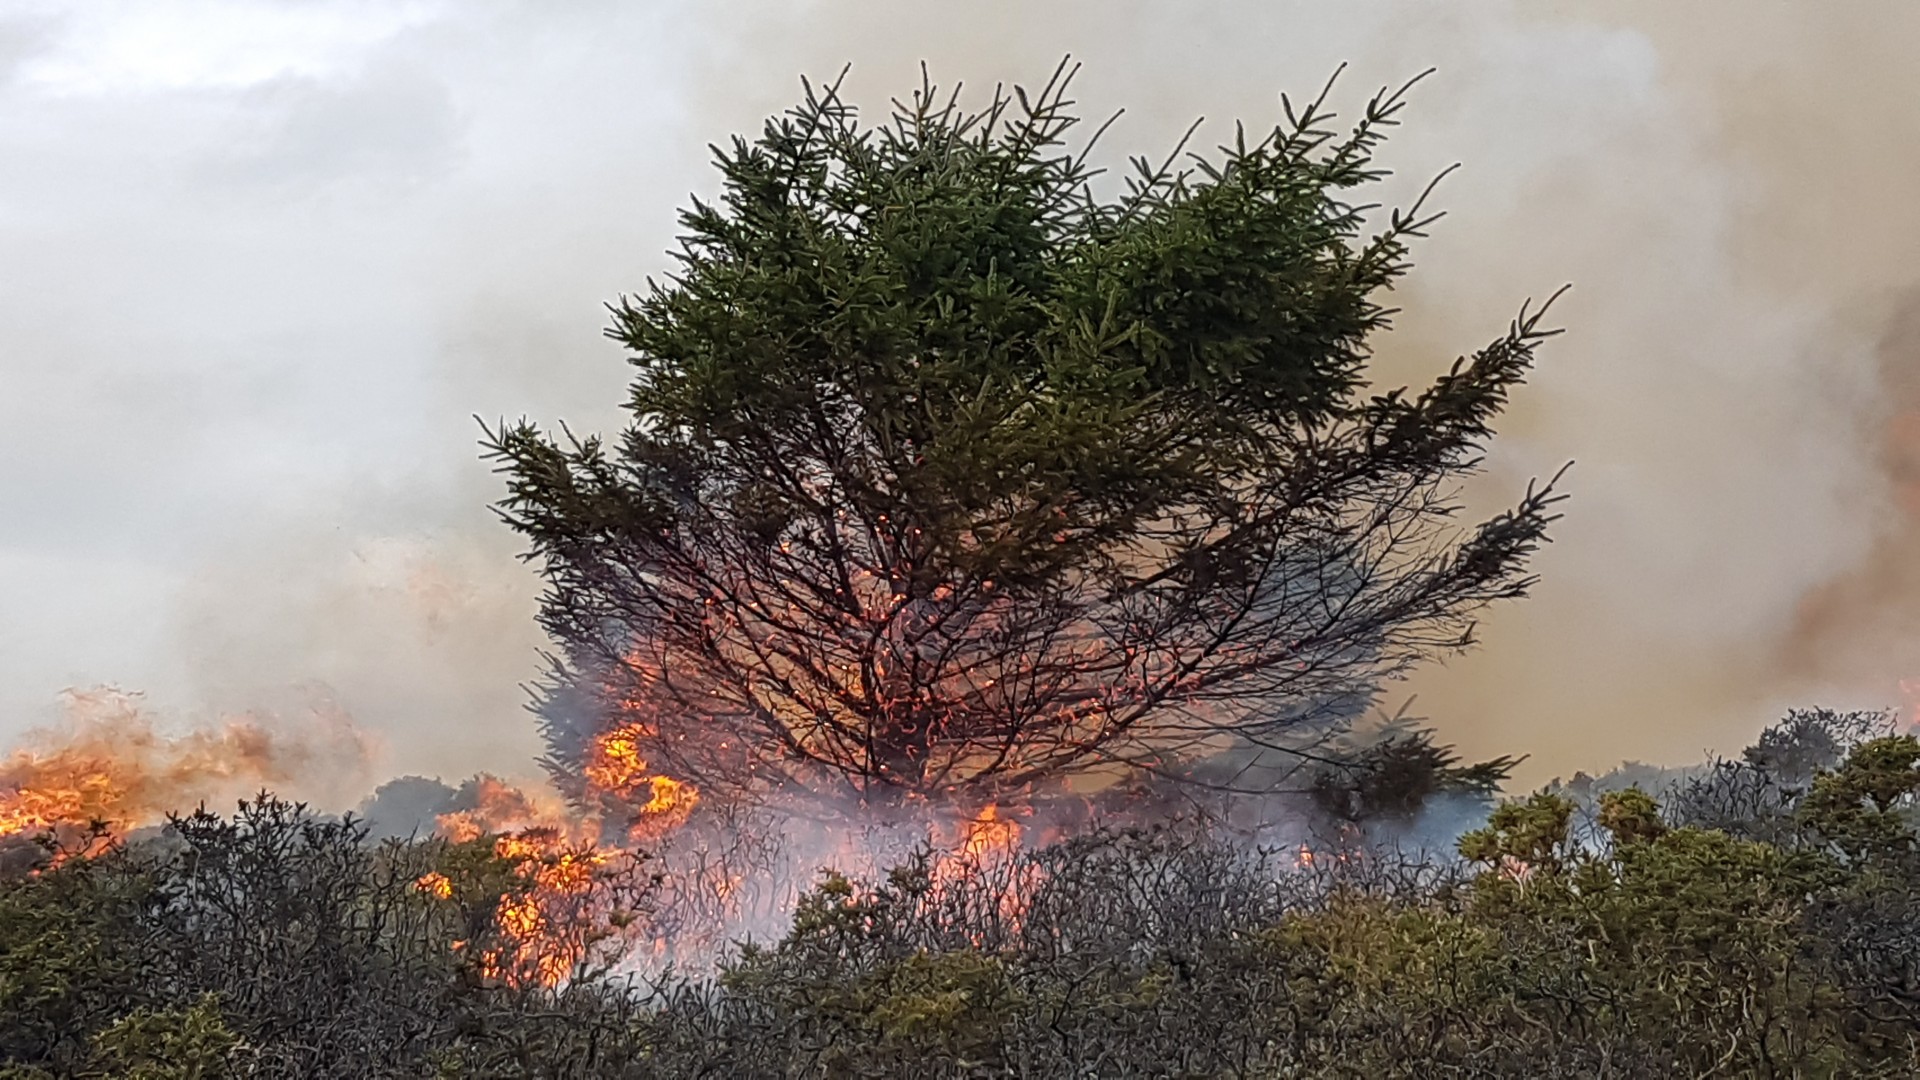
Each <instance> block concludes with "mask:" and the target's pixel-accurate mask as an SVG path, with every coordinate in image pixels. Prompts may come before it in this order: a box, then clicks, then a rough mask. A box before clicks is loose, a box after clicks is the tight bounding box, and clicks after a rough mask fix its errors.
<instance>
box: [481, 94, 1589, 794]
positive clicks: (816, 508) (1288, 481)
mask: <svg viewBox="0 0 1920 1080" xmlns="http://www.w3.org/2000/svg"><path fill="white" fill-rule="evenodd" d="M1071 75H1072V72H1071V71H1070V70H1068V69H1067V68H1066V66H1065V65H1064V64H1063V65H1062V68H1061V69H1060V70H1058V71H1056V72H1055V74H1054V76H1053V78H1052V79H1051V80H1050V81H1049V82H1048V83H1047V84H1046V85H1045V86H1044V87H1042V88H1041V89H1040V90H1039V91H1038V92H1037V93H1032V94H1029V93H1027V92H1025V91H1023V90H1018V89H1016V90H1014V91H1013V92H1012V93H1011V94H1008V93H1002V92H996V94H995V95H994V97H993V99H992V101H991V102H990V103H989V104H988V105H987V107H986V108H985V109H983V110H980V111H968V110H966V109H963V108H962V107H961V106H960V105H959V104H958V98H957V94H947V95H942V94H940V93H939V92H937V91H936V89H935V88H934V87H933V86H932V85H931V84H928V83H926V82H925V81H924V80H923V82H922V85H921V87H920V89H919V91H918V92H917V93H915V94H914V95H913V96H912V97H911V99H910V100H908V101H905V102H900V101H896V102H895V103H894V110H893V113H892V115H891V117H890V119H889V120H888V121H887V122H886V123H884V124H881V125H878V126H873V127H869V126H865V125H863V124H862V123H861V122H860V120H859V118H858V116H857V115H856V112H855V110H854V108H853V107H852V106H851V105H849V104H847V103H846V101H845V100H844V99H843V98H842V96H841V93H840V90H839V84H838V83H835V84H833V85H829V86H826V87H824V88H815V87H813V86H811V85H809V86H808V87H807V90H806V95H805V98H804V100H803V101H802V103H801V104H800V105H799V106H798V107H796V108H794V109H793V110H791V111H790V112H788V113H786V114H784V115H782V116H779V117H775V118H773V119H771V120H770V121H768V123H767V124H766V126H765V129H764V131H763V132H762V133H761V135H760V137H759V138H758V139H757V140H754V141H751V142H749V141H747V140H745V139H743V138H736V139H735V140H734V141H733V142H732V144H731V145H730V146H729V147H728V148H725V149H716V151H715V153H716V160H717V164H718V167H719V170H720V173H721V179H722V185H721V195H720V197H719V199H718V200H717V201H715V202H706V201H700V200H695V202H694V203H693V205H692V207H691V209H689V210H687V211H685V212H684V213H683V214H682V216H681V222H682V224H683V226H684V228H685V230H686V235H685V237H684V239H683V242H682V246H681V248H680V250H679V252H678V260H679V268H678V271H677V272H676V273H675V274H674V275H672V276H671V277H669V278H668V279H666V280H665V281H654V282H652V283H650V286H649V289H648V291H647V292H646V293H645V294H644V295H641V296H639V297H627V298H623V299H622V300H621V301H620V302H619V303H618V304H617V305H614V306H613V308H612V312H613V325H612V327H611V328H610V329H609V330H608V334H609V336H610V337H612V338H614V339H615V340H617V341H620V342H621V343H622V344H624V345H625V346H627V347H628V348H629V349H630V350H631V351H632V361H631V362H632V364H633V365H634V367H635V368H636V371H637V374H636V375H635V378H634V381H633V384H632V391H631V396H630V398H629V401H628V408H629V410H630V412H631V413H632V416H633V421H632V423H631V425H630V426H629V427H628V428H627V429H626V431H625V432H624V433H623V434H622V435H621V436H620V438H619V439H618V440H617V441H616V442H614V443H612V444H609V443H607V442H605V441H603V440H602V439H600V438H599V437H584V438H576V437H575V436H573V435H572V434H571V433H570V432H564V433H563V434H562V435H561V436H560V437H558V438H556V437H554V436H550V435H548V434H546V433H544V432H542V431H541V430H539V429H537V428H536V427H534V426H532V425H531V424H528V423H526V422H521V423H519V424H517V425H511V426H509V425H502V426H501V427H500V428H498V429H497V430H494V431H492V432H490V434H489V437H488V440H487V447H488V453H489V454H490V456H491V457H492V458H494V459H495V460H497V461H498V462H499V464H500V467H501V470H502V471H503V472H504V473H505V475H506V477H507V482H508V494H507V496H506V497H505V499H504V500H503V502H502V504H501V511H502V513H503V515H504V517H505V518H506V520H507V521H508V522H509V523H510V524H511V526H512V527H513V528H515V529H517V530H518V531H520V532H521V533H522V534H524V535H525V536H526V537H527V538H528V540H529V541H530V542H531V556H530V557H533V558H537V559H538V560H540V561H541V563H542V565H543V568H544V574H545V577H546V581H547V585H548V589H547V592H546V595H545V597H544V601H543V606H542V615H541V617H542V621H543V624H544V626H545V628H546V629H547V630H548V632H549V633H550V634H551V635H552V637H553V638H554V640H555V641H556V642H557V643H558V645H559V647H560V650H559V651H560V655H559V656H558V657H557V658H556V660H555V662H554V670H553V672H552V679H551V682H550V685H549V686H548V688H547V693H546V694H545V696H544V698H543V702H542V705H541V710H542V714H543V716H544V718H545V724H546V732H547V736H548V739H549V743H550V745H551V746H552V749H553V763H554V766H555V768H556V772H557V773H559V774H562V775H563V776H572V777H577V776H578V775H579V769H580V766H581V764H582V762H583V759H584V758H585V756H586V755H587V754H588V753H589V747H590V746H591V742H592V739H593V738H594V736H596V735H597V734H599V733H601V732H603V731H606V730H608V729H611V728H613V727H616V726H620V727H623V728H624V729H626V730H628V731H632V732H641V733H644V734H645V736H646V739H647V746H648V748H649V753H648V755H647V757H648V760H649V762H650V763H651V764H652V766H653V767H654V768H657V769H659V770H661V771H663V772H669V773H671V774H673V775H675V776H678V777H680V778H683V779H687V780H691V781H692V782H694V783H695V784H696V785H698V786H700V787H702V788H704V789H707V790H709V791H722V792H729V793H736V794H750V793H755V792H759V793H764V792H766V791H767V790H770V789H785V790H788V791H800V792H813V793H824V794H827V795H831V796H836V797H837V796H842V795H847V794H852V795H854V796H857V797H859V798H861V799H863V800H869V801H874V802H888V801H894V800H898V799H902V798H915V797H921V796H942V795H951V794H954V793H962V794H965V795H972V796H976V797H980V798H990V797H993V796H994V794H995V793H997V792H1001V791H1005V790H1008V789H1012V788H1019V787H1022V786H1026V785H1032V784H1037V783H1045V782H1048V781H1051V780H1055V779H1058V778H1059V777H1062V776H1064V775H1067V774H1071V773H1075V772H1081V771H1086V770H1090V769H1113V768H1135V769H1146V770H1151V771H1153V772H1155V773H1158V774H1162V775H1173V776H1184V775H1187V773H1188V771H1189V769H1190V768H1191V766H1192V764H1193V763H1194V762H1195V761H1197V760H1201V759H1204V758H1206V757H1208V756H1211V755H1215V754H1218V753H1220V752H1222V751H1223V750H1227V749H1233V748H1239V749H1243V750H1244V749H1245V748H1246V747H1247V746H1249V745H1252V746H1256V747H1258V746H1268V745H1273V744H1275V743H1276V742H1277V741H1283V740H1284V739H1285V738H1286V737H1287V736H1288V734H1289V733H1290V732H1292V731H1293V730H1295V729H1296V728H1298V727H1299V726H1300V725H1302V724H1305V723H1309V722H1311V721H1314V720H1316V719H1320V718H1324V716H1326V715H1331V714H1332V713H1334V712H1336V711H1342V710H1344V711H1346V712H1347V713H1349V714H1350V712H1351V710H1352V708H1353V705H1354V702H1355V700H1356V699H1357V700H1360V701H1363V702H1364V701H1365V700H1367V699H1369V698H1371V696H1372V695H1373V694H1374V692H1375V689H1374V688H1375V687H1377V685H1378V684H1379V683H1380V681H1381V680H1382V679H1385V678H1389V677H1392V676H1394V675H1397V674H1399V673H1401V672H1404V671H1405V670H1407V669H1408V668H1409V667H1410V666H1411V665H1413V664H1415V663H1416V662H1418V661H1420V660H1422V659H1425V658H1428V657H1430V656H1433V655H1435V654H1439V653H1445V652H1448V651H1451V650H1455V649H1460V648H1463V647H1465V646H1467V645H1468V644H1470V642H1471V638H1472V625H1473V624H1472V617H1473V615H1474V613H1475V612H1476V611H1477V610H1478V609H1480V608H1482V607H1483V606H1484V605H1486V604H1488V603H1490V602H1493V601H1497V600H1502V599H1507V598H1512V597H1518V596H1521V595H1523V594H1524V593H1525V592H1526V591H1527V588H1528V586H1529V585H1530V584H1531V581H1532V578H1531V577H1529V576H1528V575H1527V572H1526V563H1527V560H1528V557H1529V555H1530V554H1531V552H1532V551H1533V550H1534V549H1535V547H1536V545H1537V544H1538V543H1539V542H1541V540H1542V539H1543V537H1544V533H1545V529H1546V527H1547V525H1548V523H1549V522H1550V521H1551V520H1552V514H1551V512H1550V507H1551V505H1552V504H1553V503H1554V502H1555V501H1556V499H1557V496H1555V495H1552V494H1551V488H1552V485H1551V484H1548V485H1545V486H1543V487H1538V488H1533V487H1530V488H1529V490H1528V491H1527V493H1526V494H1525V495H1524V497H1523V498H1522V499H1521V500H1520V501H1519V502H1518V504H1517V505H1516V506H1515V507H1514V508H1513V509H1512V510H1510V511H1508V512H1506V513H1503V514H1501V515H1499V516H1497V517H1494V518H1492V519H1490V520H1487V521H1485V522H1483V523H1481V524H1479V525H1478V526H1476V527H1473V528H1471V529H1465V530H1461V529H1457V528H1456V527H1454V526H1453V524H1452V523H1453V521H1454V518H1455V516H1456V515H1457V513H1458V511H1459V509H1460V507H1459V503H1458V502H1457V499H1456V486H1457V481H1458V480H1459V479H1460V478H1461V477H1463V476H1464V475H1466V474H1468V473H1470V472H1472V471H1473V470H1474V468H1475V467H1476V465H1477V463H1478V462H1479V460H1480V454H1481V450H1482V446H1483V443H1484V441H1485V440H1486V439H1487V437H1488V436H1489V435H1490V434H1491V428H1490V423H1491V421H1492V420H1493V418H1494V417H1495V416H1496V415H1497V414H1498V413H1499V411H1500V410H1501V408H1502V407H1503V406H1504V404H1505V402H1506V400H1507V394H1508V391H1509V390H1510V389H1511V388H1512V387H1514V386H1515V385H1516V384H1518V383H1519V382H1521V381H1522V379H1523V377H1524V375H1525V373H1526V372H1527V370H1528V368H1529V366H1530V364H1531V362H1532V360H1533V357H1534V352H1535V349H1536V347H1537V345H1538V344H1539V343H1540V341H1541V340H1542V339H1543V338H1545V337H1547V336H1549V334H1550V333H1551V332H1550V331H1548V330H1544V329H1542V328H1541V326H1540V322H1539V318H1540V313H1539V312H1538V311H1528V310H1527V309H1526V308H1524V307H1523V309H1522V312H1521V314H1520V316H1519V317H1518V318H1517V319H1516V320H1515V321H1514V323H1513V324H1512V326H1511V327H1510V328H1509V329H1508V331H1507V333H1506V334H1505V335H1504V336H1503V337H1501V338H1500V339H1499V340H1497V341H1495V342H1493V343H1492V344H1491V345H1488V346H1487V347H1486V348H1484V349H1482V350H1480V351H1479V352H1477V353H1474V354H1473V355H1472V356H1471V357H1468V358H1462V359H1461V360H1459V361H1457V362H1456V363H1455V364H1454V365H1453V366H1452V368H1451V370H1449V371H1448V372H1447V374H1445V375H1444V376H1442V377H1440V378H1439V379H1438V380H1437V381H1436V382H1434V383H1433V384H1432V385H1431V386H1430V387H1428V388H1427V389H1425V390H1424V391H1422V392H1420V393H1417V394H1413V393H1408V392H1405V391H1394V392H1391V393H1386V394H1382V395H1378V396H1367V392H1366V389H1365V387H1366V366H1367V358H1368V355H1369V349H1370V345H1369V343H1370V341H1371V340H1372V338H1373V336H1374V335H1375V334H1376V333H1378V332H1380V331H1382V330H1384V329H1385V328H1387V327H1388V325H1389V322H1390V318H1391V315H1392V314H1393V312H1392V310H1391V309H1389V308H1387V307H1385V306H1383V305H1382V303H1381V294H1382V292H1383V291H1384V290H1386V289H1388V288H1389V287H1391V286H1392V284H1393V283H1394V282H1395V281H1396V280H1397V279H1398V278H1399V277H1400V276H1401V275H1402V274H1403V273H1405V272H1406V270H1407V269H1408V265H1409V264H1408V260H1407V255H1408V244H1409V243H1410V241H1411V240H1412V239H1413V238H1415V237H1418V236H1421V235H1422V234H1423V232H1422V231H1423V229H1424V228H1425V227H1426V226H1427V225H1428V224H1430V223H1431V222H1432V221H1433V220H1434V219H1435V218H1436V217H1437V216H1438V215H1437V214H1426V213H1424V212H1423V211H1422V209H1421V206H1420V203H1418V202H1416V203H1415V204H1414V206H1413V207H1412V208H1410V209H1408V210H1405V211H1395V212H1393V213H1391V214H1389V215H1387V217H1386V219H1385V220H1384V222H1379V223H1373V222H1372V219H1371V218H1370V217H1369V213H1370V211H1371V209H1372V208H1371V207H1369V206H1367V205H1365V204H1363V203H1362V202H1361V201H1360V200H1359V198H1358V196H1359V195H1362V194H1364V193H1365V192H1366V190H1367V189H1368V187H1369V186H1370V185H1371V184H1373V183H1375V182H1376V181H1378V180H1379V179H1380V178H1381V177H1383V176H1384V175H1385V171H1384V170H1383V169H1381V168H1380V167H1379V166H1378V165H1376V163H1375V161H1374V152H1375V150H1376V148H1377V147H1378V146H1379V144H1380V142H1381V140H1382V138H1383V136H1384V134H1385V132H1386V130H1387V129H1388V128H1390V127H1391V126H1393V125H1394V124H1395V123H1397V117H1398V114H1399V112H1400V110H1401V108H1402V106H1403V104H1404V100H1405V97H1404V95H1405V92H1406V90H1407V89H1408V87H1410V86H1411V85H1412V84H1411V83H1409V84H1408V87H1401V88H1400V89H1399V90H1395V91H1382V92H1381V93H1380V94H1379V95H1377V96H1375V97H1374V98H1373V99H1372V100H1371V101H1370V102H1369V104H1368V105H1367V108H1366V111H1365V115H1364V116H1363V117H1362V118H1361V119H1360V121H1359V122H1358V123H1357V124H1356V125H1355V126H1353V127H1352V128H1351V129H1350V130H1348V131H1347V132H1346V133H1344V134H1340V133H1337V132H1336V130H1335V128H1334V127H1333V126H1331V125H1332V121H1333V115H1332V114H1331V113H1330V112H1328V111H1327V106H1326V104H1325V99H1326V96H1327V95H1326V92H1325V91H1323V92H1322V93H1321V95H1320V96H1319V97H1318V98H1316V99H1315V100H1313V101H1312V102H1310V103H1308V104H1306V105H1305V107H1304V108H1296V107H1295V106H1294V105H1293V104H1292V103H1291V102H1285V101H1284V99H1283V103H1284V104H1285V110H1284V111H1285V120H1284V122H1282V123H1280V124H1279V125H1278V126H1276V127H1275V128H1273V130H1271V131H1270V132H1269V133H1267V134H1266V135H1265V136H1262V137H1250V136H1248V135H1247V134H1246V132H1245V131H1244V129H1242V130H1240V131H1239V132H1238V133H1237V134H1236V137H1235V139H1234V141H1233V142H1232V143H1231V144H1230V145H1228V146H1224V147H1222V148H1220V149H1219V150H1218V151H1217V152H1215V153H1213V154H1211V155H1208V154H1191V155H1186V157H1185V158H1184V159H1183V158H1182V156H1181V155H1182V154H1183V153H1184V148H1185V145H1186V142H1185V141H1184V140H1183V142H1182V143H1181V145H1180V147H1177V148H1176V150H1175V153H1174V154H1172V155H1170V156H1169V157H1168V158H1167V159H1166V160H1165V161H1164V162H1163V163H1161V164H1158V165H1155V164H1151V163H1149V162H1148V161H1147V160H1146V159H1137V160H1135V161H1134V163H1133V165H1134V171H1133V174H1132V176H1131V178H1130V179H1129V180H1128V181H1127V182H1126V183H1125V184H1124V185H1123V186H1122V190H1120V191H1119V193H1118V194H1115V195H1112V196H1111V197H1103V196H1102V195H1101V194H1100V193H1099V190H1098V188H1097V187H1096V185H1095V178H1096V176H1097V175H1098V170H1097V169H1095V168H1094V167H1093V166H1092V165H1091V164H1090V163H1089V151H1090V150H1091V148H1092V146H1093V143H1094V142H1096V141H1097V139H1098V134H1097V133H1096V135H1095V137H1094V139H1093V140H1088V141H1087V143H1086V144H1085V145H1082V146H1080V147H1079V148H1077V149H1075V148H1071V147H1069V145H1068V143H1067V136H1068V134H1069V132H1070V131H1072V129H1073V128H1074V126H1075V124H1076V118H1075V116H1074V114H1073V112H1072V105H1073V103H1072V102H1071V101H1070V100H1069V99H1068V98H1067V87H1068V84H1069V82H1070V79H1071ZM1416 81H1417V80H1416ZM1330 85H1331V84H1330ZM1102 130H1105V129H1104V128H1103V129H1102ZM1189 135H1191V132H1189ZM1179 160H1185V161H1187V162H1188V164H1187V165H1185V166H1184V167H1176V166H1175V162H1176V161H1179ZM1430 190H1431V187H1429V191H1430ZM1422 198H1423V200H1424V196H1423V197H1422ZM1370 229H1375V230H1377V231H1371V232H1370V231H1369V230H1370Z"/></svg>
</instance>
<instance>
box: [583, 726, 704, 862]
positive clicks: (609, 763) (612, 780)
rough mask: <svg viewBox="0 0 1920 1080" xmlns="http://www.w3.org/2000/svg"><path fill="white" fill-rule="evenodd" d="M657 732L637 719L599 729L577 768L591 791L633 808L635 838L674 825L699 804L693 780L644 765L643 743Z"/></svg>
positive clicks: (698, 795)
mask: <svg viewBox="0 0 1920 1080" xmlns="http://www.w3.org/2000/svg"><path fill="white" fill-rule="evenodd" d="M656 735H657V732H656V731H655V730H654V729H653V728H651V727H648V726H647V725H645V724H640V723H628V724H622V725H620V726H619V727H616V728H613V729H612V730H609V731H603V732H601V733H600V734H599V735H597V736H595V737H594V740H593V745H592V746H591V748H590V749H589V751H588V753H587V761H586V763H585V764H584V765H583V766H581V769H580V773H581V775H582V776H584V777H585V778H586V780H587V783H588V784H590V785H592V786H593V788H594V789H595V790H597V791H600V792H603V793H605V794H608V795H612V796H614V797H615V798H617V799H619V800H620V801H621V802H624V803H627V804H628V805H630V806H634V813H635V821H634V823H633V836H634V839H640V838H642V837H645V836H658V835H660V834H661V833H663V832H665V831H667V830H669V829H673V828H676V827H678V826H679V825H681V824H682V823H684V822H685V821H686V820H687V817H688V815H690V814H691V813H692V812H693V808H694V807H695V806H697V805H699V802H700V793H699V791H698V789H696V788H695V787H694V786H693V785H692V784H689V783H687V782H686V781H684V780H676V779H674V778H673V777H671V776H664V775H661V774H659V773H656V772H654V771H653V768H652V766H650V765H649V764H648V763H647V759H646V756H645V755H644V754H643V753H641V747H642V746H643V745H644V744H645V743H646V741H647V740H649V739H652V738H654V737H655V736H656ZM634 804H638V805H634Z"/></svg>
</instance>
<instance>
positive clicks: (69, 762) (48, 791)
mask: <svg viewBox="0 0 1920 1080" xmlns="http://www.w3.org/2000/svg"><path fill="white" fill-rule="evenodd" d="M66 712H67V717H66V724H65V725H64V728H63V730H60V731H43V732H38V733H35V735H33V736H30V738H29V743H28V745H27V746H25V747H22V748H21V749H17V750H15V751H13V753H12V754H10V755H9V756H7V757H6V758H4V759H0V839H4V838H6V837H10V836H32V835H37V834H43V833H49V832H52V833H56V834H57V833H61V832H63V831H67V832H73V831H79V830H83V829H87V828H89V827H91V826H92V825H94V824H96V823H98V824H99V825H100V826H102V827H104V829H105V830H106V833H107V835H109V836H114V835H120V834H124V833H125V832H126V831H128V830H130V829H134V828H138V827H140V826H143V825H152V824H156V823H158V822H159V821H160V820H161V819H162V817H163V815H165V814H166V813H167V812H168V811H171V810H180V809H184V808H188V807H191V806H193V805H194V804H196V803H200V802H205V801H209V800H214V799H222V798H228V797H239V796H242V795H245V794H247V793H249V792H250V791H253V790H257V789H259V788H261V787H267V786H271V787H277V788H285V787H287V786H293V785H296V784H297V782H298V781H300V780H303V779H308V778H309V774H311V773H312V772H314V771H315V770H314V766H315V765H316V764H322V765H326V766H328V767H329V768H330V770H332V771H354V770H357V769H358V768H360V767H361V766H363V765H364V762H365V759H366V756H367V751H366V745H365V740H364V738H363V736H362V735H361V734H360V733H359V732H358V731H357V730H356V729H355V728H354V727H353V725H352V723H351V721H349V720H347V719H346V718H345V716H344V715H342V714H340V713H338V712H337V711H333V710H326V709H322V710H319V719H320V721H321V723H320V724H318V725H315V726H313V727H310V728H307V729H303V731H302V732H301V733H300V734H299V735H295V736H291V737H290V736H288V735H286V734H283V733H279V732H276V731H274V730H272V729H270V728H269V727H268V726H266V724H265V723H263V722H262V721H261V720H260V719H258V718H255V717H250V716H249V717H240V718H235V719H231V720H228V721H226V722H225V723H224V724H221V725H219V726H217V727H205V728H201V729H198V730H192V731H187V732H185V733H183V734H179V735H168V734H165V733H163V732H162V731H160V730H159V729H158V728H157V727H156V725H155V723H154V720H153V718H152V716H150V715H149V714H148V713H147V712H146V710H145V709H144V708H143V703H142V701H141V698H140V695H138V694H132V693H126V692H123V691H120V690H115V689H111V688H100V689H94V690H87V691H69V692H68V693H67V695H66ZM343 766H345V767H346V768H345V769H343V768H342V767H343Z"/></svg>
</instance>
